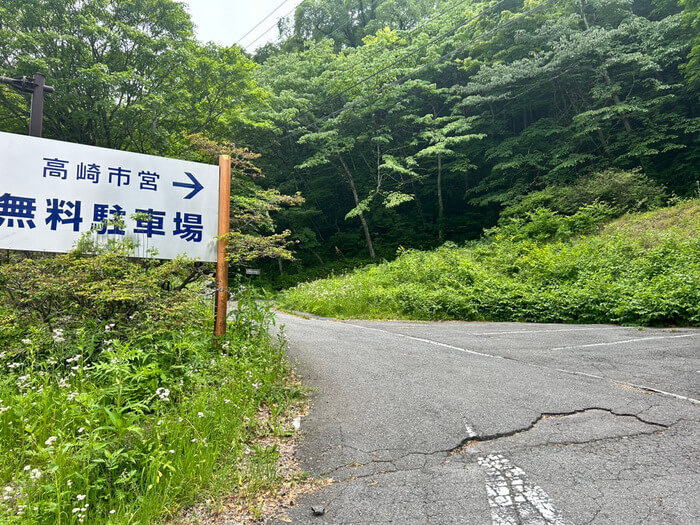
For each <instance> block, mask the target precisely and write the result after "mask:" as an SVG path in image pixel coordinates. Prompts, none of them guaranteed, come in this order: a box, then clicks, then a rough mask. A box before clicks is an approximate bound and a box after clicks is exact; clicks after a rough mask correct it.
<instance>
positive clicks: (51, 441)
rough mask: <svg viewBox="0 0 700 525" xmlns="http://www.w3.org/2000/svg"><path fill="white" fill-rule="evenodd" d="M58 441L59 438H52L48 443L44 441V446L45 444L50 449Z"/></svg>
mask: <svg viewBox="0 0 700 525" xmlns="http://www.w3.org/2000/svg"><path fill="white" fill-rule="evenodd" d="M57 439H58V438H57V437H56V436H51V437H50V438H49V439H47V440H46V441H44V444H45V445H46V446H47V447H50V446H51V445H53V444H54V442H55V441H56V440H57Z"/></svg>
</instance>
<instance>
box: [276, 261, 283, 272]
mask: <svg viewBox="0 0 700 525" xmlns="http://www.w3.org/2000/svg"><path fill="white" fill-rule="evenodd" d="M277 265H278V266H279V269H280V275H284V271H283V270H282V259H277Z"/></svg>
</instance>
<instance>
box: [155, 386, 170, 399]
mask: <svg viewBox="0 0 700 525" xmlns="http://www.w3.org/2000/svg"><path fill="white" fill-rule="evenodd" d="M156 395H157V396H158V397H159V398H160V399H161V400H163V401H169V398H170V390H168V389H167V388H163V387H160V388H158V389H157V390H156Z"/></svg>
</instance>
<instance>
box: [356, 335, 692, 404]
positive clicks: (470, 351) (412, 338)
mask: <svg viewBox="0 0 700 525" xmlns="http://www.w3.org/2000/svg"><path fill="white" fill-rule="evenodd" d="M343 324H344V325H346V326H352V327H353V328H361V329H363V330H370V331H373V332H382V333H384V334H389V335H393V336H396V337H403V338H404V339H411V340H413V341H418V342H421V343H427V344H431V345H435V346H440V347H442V348H449V349H450V350H456V351H458V352H462V353H465V354H471V355H478V356H481V357H488V358H491V359H503V360H510V361H515V362H517V363H520V364H522V365H525V366H530V367H532V368H539V369H542V370H555V371H557V372H562V373H564V374H570V375H575V376H584V377H589V378H591V379H600V380H603V381H610V382H612V383H615V384H618V385H624V386H631V387H634V388H640V389H642V390H648V391H649V392H655V393H656V394H661V395H664V396H670V397H674V398H676V399H682V400H683V401H690V402H691V403H695V404H700V400H699V399H694V398H692V397H686V396H682V395H680V394H674V393H672V392H666V391H664V390H659V389H657V388H652V387H649V386H643V385H636V384H634V383H627V382H625V381H618V380H617V379H610V378H609V377H603V376H597V375H595V374H587V373H585V372H575V371H572V370H565V369H563V368H552V367H549V366H543V365H537V364H535V363H528V362H527V361H521V360H519V359H514V358H508V359H506V358H505V357H503V356H500V355H494V354H487V353H484V352H477V351H475V350H467V349H466V348H460V347H459V346H453V345H448V344H446V343H441V342H440V341H433V340H432V339H423V338H422V337H414V336H412V335H406V334H397V333H396V332H391V331H389V330H382V329H381V328H373V327H371V326H362V325H359V324H352V323H346V322H343ZM697 335H700V334H689V335H686V336H670V337H691V336H697ZM649 339H659V338H658V337H657V338H653V337H647V338H642V339H634V341H643V340H649ZM662 339H666V338H665V337H664V338H662ZM572 348H573V347H572Z"/></svg>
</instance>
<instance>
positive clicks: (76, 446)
mask: <svg viewBox="0 0 700 525" xmlns="http://www.w3.org/2000/svg"><path fill="white" fill-rule="evenodd" d="M81 265H82V266H81ZM78 266H80V267H81V268H82V269H83V270H84V272H85V273H84V274H82V275H81V276H80V278H78V279H77V280H74V281H69V282H68V287H66V281H65V279H64V276H61V272H60V271H59V270H60V269H61V268H65V269H67V270H68V271H66V272H65V273H66V276H73V277H71V279H75V274H74V273H73V272H71V271H70V269H71V268H72V269H73V270H75V268H76V267H78ZM171 270H172V271H171V272H170V273H168V272H166V271H165V270H164V267H163V266H162V265H158V264H152V265H149V263H146V264H145V265H139V264H136V263H132V262H129V261H126V260H123V259H113V258H110V257H107V258H104V257H94V258H81V257H74V256H61V257H58V258H55V259H46V260H43V261H28V260H25V261H22V262H20V263H17V264H15V265H6V266H4V267H3V268H2V272H0V273H1V275H0V278H2V284H3V285H4V288H3V292H6V293H4V294H3V295H2V296H0V297H2V301H1V302H0V343H1V344H2V348H0V522H1V523H3V524H12V523H17V524H20V523H21V524H47V525H48V524H52V525H53V524H77V523H105V524H121V523H157V522H159V521H160V520H162V519H164V518H166V517H167V516H169V515H172V514H174V513H176V512H177V511H178V510H179V509H180V508H182V507H183V506H187V505H188V504H190V503H192V502H193V501H195V499H196V498H197V497H198V495H199V496H201V494H202V493H205V494H207V493H216V492H217V491H223V490H226V491H227V492H228V493H231V492H233V493H235V494H236V495H237V496H238V497H239V498H240V499H242V500H243V501H245V500H246V499H249V500H250V501H251V502H252V501H253V499H254V497H255V496H256V495H257V494H258V493H259V491H260V490H263V489H270V488H272V487H274V486H275V484H276V483H277V482H278V481H279V480H278V477H277V474H276V470H275V462H276V459H277V455H278V454H277V451H276V449H274V448H267V449H264V448H260V447H255V446H254V442H255V438H256V437H258V436H260V435H262V434H269V433H274V432H281V430H280V428H279V425H278V424H277V418H278V417H279V416H280V414H281V412H283V411H284V410H285V408H286V407H288V406H289V404H290V403H292V402H294V401H295V399H297V398H298V396H299V391H298V389H296V388H295V387H293V386H290V384H289V383H288V381H287V377H288V369H287V366H286V364H285V361H284V356H283V351H282V349H281V343H280V342H279V341H276V340H273V339H271V338H270V336H269V335H268V328H269V326H270V323H271V322H272V316H271V314H270V312H269V310H268V309H267V308H265V307H262V306H260V305H258V304H257V303H256V302H254V301H253V300H251V299H246V298H245V297H243V298H241V300H240V301H239V303H238V307H237V309H236V311H235V312H234V314H233V316H232V320H231V322H230V325H229V330H228V332H227V334H226V335H225V336H224V337H223V338H222V339H220V340H215V339H214V337H213V336H212V322H211V317H212V315H211V314H212V312H211V309H210V308H209V306H208V305H207V303H208V302H209V301H206V302H205V301H204V300H203V299H202V298H201V296H200V295H199V294H198V293H194V292H188V291H187V290H182V291H178V292H177V293H174V292H169V291H167V290H168V288H169V286H164V282H165V281H167V280H168V279H170V280H172V281H177V279H178V278H179V279H181V278H182V275H181V273H182V271H183V267H182V266H176V267H173V268H172V269H171ZM91 272H93V273H94V272H97V273H106V274H105V275H103V280H102V281H99V280H97V279H95V276H94V275H92V273H91ZM15 277H22V279H23V283H24V285H23V286H25V287H29V288H30V291H31V293H27V295H26V297H25V299H26V300H25V299H23V298H22V293H21V290H20V289H19V288H15V286H20V285H19V284H16V282H15V280H14V279H15ZM34 278H36V281H34V280H33V279H34ZM65 278H68V277H65ZM22 279H20V280H22ZM110 279H113V280H112V281H111V282H110ZM114 279H116V280H114ZM130 279H134V280H135V281H134V283H136V281H138V283H140V286H141V289H140V290H135V288H134V287H135V286H136V284H133V286H125V283H127V284H128V283H129V282H130ZM18 282H19V281H18ZM39 282H43V283H44V285H43V287H41V285H39V284H38V283H39ZM119 283H121V286H123V288H120V285H119ZM35 285H36V287H37V288H35V289H32V286H35ZM83 285H84V286H86V287H89V288H90V289H91V291H92V295H90V297H89V299H90V300H88V299H87V298H86V299H85V302H82V303H81V300H80V298H79V297H78V296H80V294H81V293H82V292H81V290H82V289H81V286H83ZM95 287H97V288H95ZM141 292H143V295H142V294H141ZM42 294H43V295H42ZM76 294H77V295H76ZM37 296H41V300H40V301H39V302H36V297H37ZM98 298H101V299H98ZM91 301H93V302H91ZM132 303H133V304H132ZM50 304H54V305H57V306H56V307H55V308H53V309H52V310H51V309H49V308H48V306H49V305H50ZM42 308H44V310H43V313H42V311H40V310H41V309H42ZM51 312H53V313H51ZM262 407H266V409H267V410H269V411H271V413H272V418H271V419H270V420H268V421H266V422H265V426H264V427H261V422H260V420H259V419H258V417H257V416H258V413H259V411H260V410H261V408H262Z"/></svg>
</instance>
